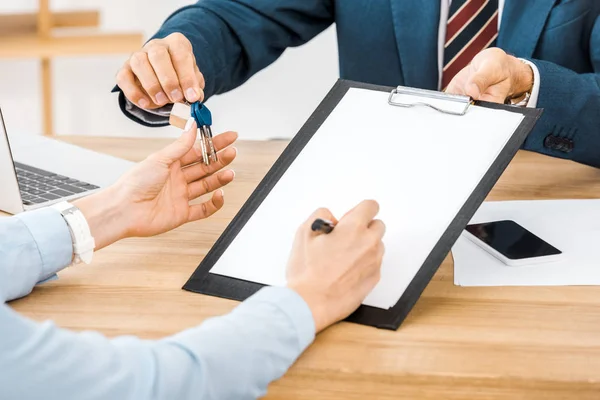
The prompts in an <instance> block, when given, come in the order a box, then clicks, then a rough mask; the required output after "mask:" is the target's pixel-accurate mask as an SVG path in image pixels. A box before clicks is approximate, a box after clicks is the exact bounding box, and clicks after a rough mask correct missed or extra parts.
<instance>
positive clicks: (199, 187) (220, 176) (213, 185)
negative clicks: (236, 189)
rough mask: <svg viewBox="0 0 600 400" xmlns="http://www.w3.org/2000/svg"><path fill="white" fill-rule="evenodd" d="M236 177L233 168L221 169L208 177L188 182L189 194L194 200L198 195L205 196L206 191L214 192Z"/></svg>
mask: <svg viewBox="0 0 600 400" xmlns="http://www.w3.org/2000/svg"><path fill="white" fill-rule="evenodd" d="M234 178H235V172H233V170H230V169H228V170H226V171H220V172H219V173H216V174H214V175H211V176H207V177H206V178H203V179H200V180H198V181H195V182H192V183H190V184H188V195H189V199H190V200H193V199H195V198H197V197H200V196H203V195H205V194H206V193H210V192H214V191H215V190H217V189H220V188H222V187H224V186H225V185H227V184H228V183H231V182H232V181H233V179H234Z"/></svg>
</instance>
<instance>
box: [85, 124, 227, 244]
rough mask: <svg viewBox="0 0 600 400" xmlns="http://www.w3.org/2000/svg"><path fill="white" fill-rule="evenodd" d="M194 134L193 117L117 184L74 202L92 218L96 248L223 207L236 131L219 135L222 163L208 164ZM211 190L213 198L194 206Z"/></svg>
mask: <svg viewBox="0 0 600 400" xmlns="http://www.w3.org/2000/svg"><path fill="white" fill-rule="evenodd" d="M196 132H197V130H196V124H195V123H193V120H190V121H189V122H188V124H187V126H186V129H185V132H184V133H183V134H182V135H181V137H180V138H179V139H178V140H177V141H175V142H174V143H172V144H171V145H169V146H167V147H165V148H164V149H162V150H160V151H158V152H156V153H154V154H152V155H150V156H149V157H148V158H146V159H145V160H144V161H142V162H141V163H139V164H138V165H136V166H135V167H134V168H133V169H131V170H130V171H129V172H128V173H126V174H125V175H124V176H123V177H122V178H121V179H120V180H119V181H118V182H117V183H116V184H114V185H113V186H111V187H109V188H107V189H106V190H104V191H101V192H99V193H97V194H94V195H91V196H88V197H85V198H83V199H80V200H78V201H77V202H75V205H76V206H77V207H79V209H80V210H81V211H82V212H83V214H84V215H85V217H86V219H87V220H88V224H89V225H90V229H91V231H92V236H94V239H95V240H96V249H100V248H102V247H105V246H107V245H109V244H111V243H113V242H115V241H117V240H120V239H123V238H126V237H132V236H153V235H157V234H160V233H163V232H167V231H169V230H171V229H174V228H177V227H178V226H180V225H183V224H185V223H187V222H191V221H196V220H199V219H203V218H207V217H210V216H211V215H213V214H214V213H215V212H217V211H218V210H219V209H220V208H221V207H223V204H224V198H223V191H222V190H221V189H220V188H222V187H223V186H225V185H227V184H228V183H229V182H231V181H232V180H233V178H234V176H235V174H234V172H233V171H232V170H226V169H224V168H225V167H226V166H227V165H229V164H230V163H231V162H232V161H233V160H234V159H235V157H236V155H237V151H236V149H235V148H233V147H228V146H230V145H231V144H232V143H233V142H235V140H236V139H237V134H236V133H235V132H226V133H223V134H221V135H218V136H215V138H214V139H213V142H214V144H215V148H216V149H217V151H219V153H218V154H219V161H218V162H217V163H215V164H211V165H210V166H206V165H204V164H203V163H201V162H200V161H202V160H201V158H202V157H201V152H200V149H199V148H198V147H197V146H195V145H194V144H195V143H196ZM211 192H213V194H212V196H211V197H210V199H208V200H206V201H203V202H201V203H199V204H190V201H192V200H194V199H197V198H198V197H200V196H203V195H205V194H208V193H211Z"/></svg>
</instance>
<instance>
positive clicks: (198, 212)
mask: <svg viewBox="0 0 600 400" xmlns="http://www.w3.org/2000/svg"><path fill="white" fill-rule="evenodd" d="M223 204H225V198H224V194H223V189H219V190H217V191H216V192H214V193H213V195H212V197H211V199H210V200H208V201H206V202H204V203H201V204H194V205H193V206H190V212H189V216H188V222H192V221H197V220H199V219H204V218H208V217H210V216H211V215H213V214H214V213H216V212H217V211H219V210H220V209H221V207H223Z"/></svg>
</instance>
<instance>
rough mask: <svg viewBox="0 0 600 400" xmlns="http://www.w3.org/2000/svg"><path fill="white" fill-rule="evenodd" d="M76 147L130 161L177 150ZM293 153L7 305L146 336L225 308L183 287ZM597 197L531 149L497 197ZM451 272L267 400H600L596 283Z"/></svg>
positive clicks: (339, 333)
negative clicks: (543, 282) (192, 212)
mask: <svg viewBox="0 0 600 400" xmlns="http://www.w3.org/2000/svg"><path fill="white" fill-rule="evenodd" d="M66 140H68V141H69V142H73V143H77V144H79V145H82V146H85V147H89V148H92V149H96V150H99V151H103V152H106V153H110V154H114V155H117V156H121V157H124V158H129V159H131V160H140V159H142V158H143V157H144V156H146V155H147V154H149V153H150V152H152V151H154V150H156V149H158V148H160V147H162V146H163V145H165V144H166V143H167V142H168V141H165V140H154V139H148V140H140V139H111V138H83V137H78V138H67V139H66ZM285 144H286V143H284V142H241V143H239V145H238V148H239V150H240V155H239V159H238V160H237V161H236V164H234V166H235V168H236V171H237V176H236V181H235V182H234V183H233V184H232V185H231V186H230V187H228V188H226V189H225V199H226V206H225V208H224V210H222V211H221V212H219V213H218V214H217V215H216V216H215V217H213V218H212V219H209V220H207V221H201V222H199V223H194V224H190V225H187V226H184V227H182V228H180V229H177V230H175V231H173V232H170V233H167V234H165V235H162V236H160V237H156V238H151V239H130V240H127V241H124V242H121V243H118V244H116V245H114V246H112V247H109V248H107V249H105V250H102V251H100V252H99V253H98V254H97V255H96V257H95V260H94V263H93V265H92V266H89V267H88V266H78V267H77V268H72V269H69V270H67V271H65V272H63V273H62V274H61V279H60V280H59V281H57V282H53V283H50V284H47V285H44V286H41V287H39V288H36V290H35V291H34V293H33V294H32V295H30V296H29V297H27V298H25V299H22V300H19V301H16V302H13V303H12V304H11V305H12V306H13V307H14V308H15V309H16V310H18V311H19V312H21V313H23V314H25V315H27V316H29V317H31V318H34V319H36V320H42V319H47V318H51V319H53V320H55V321H56V322H57V323H58V324H59V325H61V326H63V327H67V328H71V329H75V330H81V329H94V330H98V331H101V332H103V333H105V334H107V335H109V336H115V335H122V334H135V335H139V336H141V337H143V338H160V337H163V336H166V335H169V334H172V333H175V332H177V331H179V330H182V329H185V328H188V327H191V326H194V325H196V324H199V323H200V322H202V321H203V320H204V319H206V318H208V317H212V316H216V315H221V314H224V313H227V312H228V311H230V310H231V309H232V308H233V307H235V305H236V303H235V302H233V301H227V300H222V299H218V298H213V297H207V296H202V295H198V294H192V293H188V292H185V291H183V290H181V289H180V288H181V286H182V285H183V284H184V282H185V281H186V279H187V278H188V277H189V276H190V274H191V273H192V271H193V270H194V269H195V268H196V266H197V265H198V262H199V261H200V260H201V259H202V257H203V256H204V255H205V254H206V253H207V251H208V250H209V248H210V247H211V245H212V244H213V243H214V242H215V240H216V239H217V237H218V236H219V234H220V233H221V232H222V231H223V229H224V228H225V226H226V225H227V223H228V222H229V221H230V220H231V218H232V217H233V216H234V214H235V213H236V211H237V210H238V209H239V208H240V206H241V205H242V203H243V202H244V200H245V199H246V198H247V197H248V196H249V194H250V193H251V191H252V190H253V188H254V187H255V186H256V185H257V183H258V182H259V180H260V179H261V178H262V176H263V175H264V174H265V172H266V171H267V170H268V168H269V166H270V165H271V164H272V162H273V161H274V160H275V159H276V157H277V156H278V154H279V153H280V152H281V151H282V149H283V148H284V146H285ZM598 197H600V170H594V169H592V168H588V167H584V166H581V165H577V164H574V163H570V162H565V161H561V160H556V159H551V158H547V157H543V156H540V155H537V154H532V153H526V152H521V153H520V154H519V155H518V156H517V158H516V159H515V161H514V162H513V163H512V165H511V166H510V168H509V169H508V171H507V172H506V173H505V174H504V176H503V177H502V179H501V181H500V182H499V183H498V185H496V188H495V189H494V191H493V193H492V194H491V196H490V199H493V200H508V199H551V198H598ZM548 218H552V215H549V216H548ZM599 245H600V244H599ZM599 268H600V267H599ZM452 271H453V269H452V261H451V257H449V258H448V259H447V260H446V261H445V262H444V264H443V265H442V266H441V267H440V270H439V272H438V273H437V275H436V276H435V278H434V279H433V281H432V282H431V283H430V284H429V286H428V287H427V289H426V290H425V292H424V294H423V296H422V297H421V299H420V300H419V302H418V303H417V305H416V307H415V308H414V309H413V310H412V312H411V313H410V315H409V317H408V319H407V320H406V322H405V323H404V324H403V325H402V327H401V328H400V329H399V330H398V331H397V332H389V331H381V330H376V329H373V328H368V327H364V326H358V325H353V324H348V323H342V324H338V325H337V326H334V327H333V328H330V329H329V330H327V331H326V332H324V333H323V334H321V335H320V336H319V337H318V338H317V340H316V342H315V344H314V345H313V346H312V347H311V348H310V349H309V350H308V351H307V352H306V353H305V354H304V355H303V356H302V357H301V358H300V360H299V361H298V362H297V364H296V365H295V366H294V367H293V368H292V369H291V370H290V372H289V373H288V374H287V375H286V376H285V377H284V378H283V379H281V380H280V381H279V382H276V383H274V384H273V385H272V386H271V388H270V390H269V395H268V396H267V397H268V398H269V399H286V400H288V399H327V400H334V399H336V400H337V399H340V400H341V399H356V400H358V399H361V400H362V399H400V398H402V399H411V400H417V399H436V400H438V399H439V400H449V399H475V398H477V399H511V400H514V399H544V400H551V399H579V400H583V399H599V398H600V287H559V288H508V287H504V288H460V287H456V286H454V285H453V283H452V278H453V277H452V273H453V272H452ZM256 368H260V366H256Z"/></svg>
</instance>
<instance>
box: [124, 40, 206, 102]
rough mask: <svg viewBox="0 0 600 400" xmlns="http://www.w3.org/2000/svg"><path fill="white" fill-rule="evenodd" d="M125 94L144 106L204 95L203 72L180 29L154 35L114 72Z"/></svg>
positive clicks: (196, 98)
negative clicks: (162, 36)
mask: <svg viewBox="0 0 600 400" xmlns="http://www.w3.org/2000/svg"><path fill="white" fill-rule="evenodd" d="M117 85H119V87H120V88H121V90H122V91H123V93H124V94H125V97H127V98H128V99H129V101H131V102H132V103H134V104H135V105H137V106H138V107H140V108H143V109H147V110H149V109H154V108H159V107H162V106H164V105H165V104H168V103H180V102H183V101H184V100H187V101H188V102H190V103H193V102H196V101H202V100H203V99H204V76H202V73H201V72H200V70H199V69H198V66H197V65H196V58H195V57H194V53H193V51H192V44H191V43H190V41H189V40H188V39H187V38H186V37H185V36H183V34H181V33H178V32H176V33H172V34H170V35H169V36H167V37H166V38H164V39H154V40H151V41H149V42H148V43H146V45H144V47H143V48H142V49H141V50H140V51H138V52H136V53H134V54H133V55H132V56H131V58H129V60H127V62H126V63H125V65H123V68H121V70H120V71H119V72H118V74H117Z"/></svg>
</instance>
